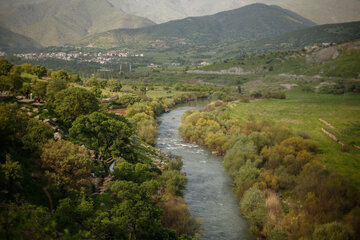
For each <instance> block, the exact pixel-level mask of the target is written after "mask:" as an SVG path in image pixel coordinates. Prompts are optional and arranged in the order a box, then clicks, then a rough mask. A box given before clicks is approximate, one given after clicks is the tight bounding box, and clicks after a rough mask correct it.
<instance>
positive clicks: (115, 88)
mask: <svg viewBox="0 0 360 240" xmlns="http://www.w3.org/2000/svg"><path fill="white" fill-rule="evenodd" d="M107 85H108V87H109V89H110V91H112V92H120V90H121V88H122V85H121V82H120V81H119V80H115V79H111V80H109V81H108V84H107Z"/></svg>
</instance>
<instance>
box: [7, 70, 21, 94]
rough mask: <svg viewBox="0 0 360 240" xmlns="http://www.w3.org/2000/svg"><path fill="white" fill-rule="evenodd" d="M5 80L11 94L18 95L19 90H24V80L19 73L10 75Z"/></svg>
mask: <svg viewBox="0 0 360 240" xmlns="http://www.w3.org/2000/svg"><path fill="white" fill-rule="evenodd" d="M5 80H6V81H7V85H8V86H9V90H10V93H11V94H13V95H16V94H17V93H18V92H19V90H21V89H22V86H23V83H24V80H23V79H22V78H21V76H20V74H19V73H17V72H14V73H10V75H8V76H7V77H6V78H5Z"/></svg>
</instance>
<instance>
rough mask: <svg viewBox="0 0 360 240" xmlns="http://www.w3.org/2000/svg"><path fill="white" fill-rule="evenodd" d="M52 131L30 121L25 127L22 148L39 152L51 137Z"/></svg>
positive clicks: (32, 120)
mask: <svg viewBox="0 0 360 240" xmlns="http://www.w3.org/2000/svg"><path fill="white" fill-rule="evenodd" d="M53 132H54V131H53V129H52V128H51V127H49V126H48V125H46V124H44V123H42V122H40V121H37V120H35V119H30V120H29V121H28V123H27V126H26V133H25V135H24V136H23V137H22V142H23V144H24V148H25V149H28V150H30V151H33V152H35V151H37V150H40V149H41V147H42V145H43V144H45V143H46V142H47V141H48V140H49V139H51V138H52V137H53Z"/></svg>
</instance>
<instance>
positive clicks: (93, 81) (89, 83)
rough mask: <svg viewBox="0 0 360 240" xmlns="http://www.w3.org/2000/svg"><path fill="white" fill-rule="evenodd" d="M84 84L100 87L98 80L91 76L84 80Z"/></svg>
mask: <svg viewBox="0 0 360 240" xmlns="http://www.w3.org/2000/svg"><path fill="white" fill-rule="evenodd" d="M86 86H88V87H100V82H99V80H97V78H95V77H92V78H90V79H89V80H87V81H86Z"/></svg>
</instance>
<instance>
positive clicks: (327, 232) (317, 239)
mask: <svg viewBox="0 0 360 240" xmlns="http://www.w3.org/2000/svg"><path fill="white" fill-rule="evenodd" d="M313 239H314V240H355V239H356V238H355V234H354V231H353V230H352V229H351V228H350V227H349V226H347V225H344V224H341V223H338V222H332V223H327V224H324V225H320V226H318V227H317V228H316V229H315V231H314V233H313Z"/></svg>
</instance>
